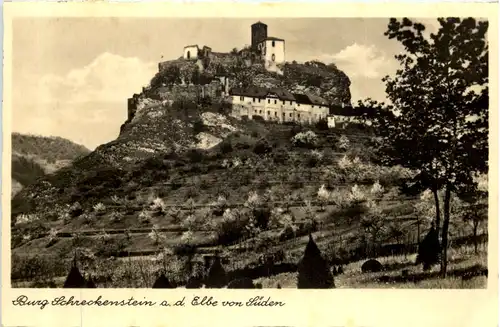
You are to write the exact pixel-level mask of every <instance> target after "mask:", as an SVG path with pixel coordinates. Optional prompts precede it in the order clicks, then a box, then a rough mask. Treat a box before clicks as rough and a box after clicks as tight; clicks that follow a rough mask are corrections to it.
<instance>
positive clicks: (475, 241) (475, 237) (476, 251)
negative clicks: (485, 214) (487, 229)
mask: <svg viewBox="0 0 500 327" xmlns="http://www.w3.org/2000/svg"><path fill="white" fill-rule="evenodd" d="M478 226H479V221H474V235H473V237H474V253H475V254H477V253H478V249H477V228H478Z"/></svg>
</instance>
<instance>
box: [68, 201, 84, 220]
mask: <svg viewBox="0 0 500 327" xmlns="http://www.w3.org/2000/svg"><path fill="white" fill-rule="evenodd" d="M82 213H83V208H82V206H81V205H80V203H79V202H75V203H73V204H72V205H71V207H69V215H70V217H71V218H75V217H78V216H80V215H81V214H82Z"/></svg>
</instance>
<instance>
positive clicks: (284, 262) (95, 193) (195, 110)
mask: <svg viewBox="0 0 500 327" xmlns="http://www.w3.org/2000/svg"><path fill="white" fill-rule="evenodd" d="M214 58H215V59H213V60H212V61H211V62H206V63H204V71H203V73H202V74H201V75H196V74H193V72H192V71H191V69H192V68H193V67H194V66H196V65H197V64H196V63H194V62H187V61H184V60H176V61H170V62H166V63H162V64H160V72H159V73H158V74H157V75H156V76H155V77H154V78H153V80H152V82H151V85H150V86H149V87H147V88H145V90H144V91H143V92H142V93H141V94H140V95H139V101H138V103H137V104H136V108H135V111H134V114H133V115H131V117H129V120H127V121H126V122H125V123H124V124H123V126H122V128H121V132H120V135H119V137H118V138H117V139H116V140H114V141H112V142H109V143H107V144H103V145H101V146H99V147H98V148H97V149H96V150H95V151H93V152H91V153H89V154H87V155H85V156H84V157H81V158H78V159H76V160H75V161H73V163H72V164H71V165H69V166H67V167H64V168H61V169H59V170H57V171H56V172H54V173H53V174H50V175H43V176H42V175H41V174H40V176H41V177H40V179H39V180H38V181H37V182H36V183H33V184H30V185H27V186H26V187H25V188H23V190H21V191H20V192H19V193H18V194H17V195H16V196H15V197H14V198H13V199H12V244H11V246H12V253H13V254H14V259H13V272H12V273H13V276H15V277H14V278H17V279H23V278H25V279H26V278H27V279H29V278H32V277H30V276H26V275H25V274H26V273H25V271H26V270H27V269H26V267H28V266H32V265H33V264H34V263H33V261H31V260H35V262H36V264H37V267H38V266H39V267H40V270H42V273H40V274H39V275H40V276H44V278H47V279H49V280H52V279H54V278H56V277H57V278H59V277H61V275H64V271H65V269H66V266H65V265H62V264H61V263H63V262H69V261H70V260H71V258H72V256H73V255H74V253H75V250H76V249H79V250H80V252H81V256H82V257H83V258H84V259H85V260H89V262H90V263H85V267H86V269H88V270H89V271H92V272H93V274H95V275H96V276H99V277H102V278H104V279H106V280H107V282H106V283H108V282H109V283H110V285H112V286H113V287H117V285H119V286H120V287H134V286H135V287H150V286H151V280H150V279H151V278H152V277H151V276H153V274H154V273H156V272H157V271H158V269H160V266H161V265H160V262H159V261H160V260H161V259H158V258H159V256H168V258H169V260H171V261H172V262H173V263H172V264H171V265H169V267H168V269H169V273H171V274H172V275H173V276H175V278H174V279H176V280H177V281H178V282H179V283H181V284H182V283H185V282H186V280H187V278H189V274H190V273H191V270H192V269H191V270H190V271H189V272H186V271H185V270H183V269H181V268H179V267H184V266H186V265H187V266H189V267H191V268H193V267H192V262H191V260H193V261H194V262H195V263H199V262H202V261H203V258H202V256H204V255H207V254H214V253H219V254H222V256H223V257H224V259H225V260H227V262H228V263H227V265H228V269H229V270H230V271H231V273H232V274H234V275H235V276H236V275H237V274H238V273H237V272H238V271H240V272H241V271H245V274H248V275H247V276H249V275H251V276H253V277H252V278H253V279H257V278H261V277H265V276H269V274H271V272H270V271H273V273H272V275H278V274H280V273H290V272H293V271H294V269H295V270H296V264H297V262H298V260H299V259H300V256H301V254H302V252H303V249H304V246H305V244H306V243H307V239H308V237H307V235H308V234H312V235H313V236H314V237H315V240H316V242H317V244H318V247H319V248H320V249H321V251H322V252H323V253H324V255H325V256H326V258H327V261H328V262H329V263H330V264H347V263H349V262H356V261H359V260H360V259H362V258H366V257H373V256H375V257H376V256H383V255H385V256H387V255H393V254H394V253H399V254H401V253H403V252H404V253H414V252H415V249H416V243H417V242H418V240H420V239H421V238H422V235H423V234H424V233H425V232H426V231H427V229H428V228H429V226H428V225H429V224H428V220H427V219H428V218H429V216H428V215H427V213H426V214H422V215H421V216H418V215H417V214H416V208H417V207H416V206H415V205H416V204H417V203H420V204H424V205H428V203H425V201H424V200H422V199H420V198H418V197H410V196H406V195H404V194H402V193H401V192H400V185H401V182H402V181H405V180H407V179H408V178H410V177H411V176H413V175H414V172H412V171H409V170H407V169H404V168H402V167H385V166H380V165H378V164H377V163H376V162H377V160H376V159H377V158H375V155H374V148H375V144H374V143H373V142H374V139H373V135H372V131H370V130H369V128H368V127H366V126H359V125H354V124H353V125H351V126H348V127H347V128H345V129H338V128H335V129H328V128H326V127H325V126H324V125H322V124H317V125H314V126H299V125H293V124H276V123H270V122H263V121H245V120H241V121H240V120H237V119H235V118H232V117H230V116H229V115H228V112H229V110H228V109H229V108H228V106H227V105H225V104H224V103H222V102H219V101H216V100H215V99H211V101H206V102H205V101H198V102H196V101H193V100H196V92H195V93H192V94H190V95H191V98H190V97H189V96H188V97H186V96H185V94H182V95H181V94H175V92H173V91H172V90H173V89H169V88H168V87H167V89H168V92H170V93H169V99H170V100H173V101H171V102H169V101H162V99H161V98H160V97H159V96H158V92H159V91H160V89H162V88H165V87H164V86H162V85H164V84H165V85H166V84H168V83H170V82H172V81H173V82H175V83H177V82H179V79H182V80H184V82H186V80H187V79H190V81H191V82H195V81H198V82H199V83H201V80H200V78H201V76H205V77H207V78H208V77H209V76H210V74H215V73H220V71H221V70H223V71H226V72H227V71H228V70H229V71H230V72H231V73H232V74H233V76H236V79H235V80H237V81H238V80H239V81H245V83H248V82H249V81H251V83H252V84H258V85H260V86H270V85H279V86H281V87H287V88H289V89H291V90H294V91H295V90H297V89H302V90H303V89H307V90H309V91H312V92H314V93H316V94H318V95H321V96H323V97H327V98H328V99H329V100H330V101H332V102H334V103H335V102H337V103H345V102H349V101H350V93H349V79H348V78H347V76H345V74H344V73H342V72H340V71H339V70H337V69H336V68H335V66H333V65H330V66H327V65H324V64H321V63H317V62H316V63H314V62H313V63H307V64H296V63H291V64H286V65H285V67H284V72H285V73H284V75H283V76H281V75H276V74H273V73H268V72H266V71H265V70H264V69H263V67H260V66H259V64H258V63H251V62H250V64H248V62H246V61H244V60H240V59H238V57H237V56H221V57H218V56H216V57H214ZM217 60H219V61H218V62H217ZM175 67H177V68H175ZM194 71H196V70H194ZM195 75H196V76H195ZM205 77H203V78H205ZM267 83H269V84H267ZM195 84H196V83H195ZM188 93H189V92H188ZM467 228H468V226H467V225H466V224H465V223H464V222H463V221H462V220H460V219H454V220H453V221H452V224H451V226H450V230H451V233H452V234H453V241H454V242H456V243H457V244H463V243H460V242H464V241H463V239H464V237H465V238H466V236H467V235H468V233H469V232H468V230H467ZM485 230H487V227H486V229H485V226H482V229H481V230H480V231H482V232H484V231H485ZM121 257H133V258H135V259H136V262H140V265H146V266H147V267H146V268H144V267H143V266H140V267H139V268H138V267H135V268H131V267H132V266H130V267H129V266H126V265H125V264H124V263H125V262H126V261H124V260H116V258H121ZM269 257H272V259H269ZM82 260H83V259H82ZM186 260H187V261H186ZM269 260H271V261H272V262H273V264H272V265H271V267H269V266H265V269H264V268H262V267H264V266H263V265H264V264H263V262H268V261H269ZM55 262H57V264H55ZM186 262H187V263H186ZM127 265H131V263H130V261H129V262H128V263H127ZM138 265H139V263H138ZM96 267H97V268H96ZM99 267H101V268H99ZM102 267H107V268H105V269H102ZM127 267H128V268H127ZM129 268H130V269H133V271H129V270H127V269H129ZM144 269H146V270H147V271H148V274H149V273H151V275H148V276H145V275H144ZM176 269H180V271H179V270H176ZM186 269H187V268H186ZM139 271H140V272H141V273H140V274H139ZM263 271H265V273H264V272H263ZM37 278H38V277H37ZM146 279H147V280H146Z"/></svg>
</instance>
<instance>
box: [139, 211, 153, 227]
mask: <svg viewBox="0 0 500 327" xmlns="http://www.w3.org/2000/svg"><path fill="white" fill-rule="evenodd" d="M138 218H139V222H140V223H141V224H147V223H149V222H150V221H151V214H150V213H149V212H148V211H146V210H142V211H141V212H140V213H139V216H138Z"/></svg>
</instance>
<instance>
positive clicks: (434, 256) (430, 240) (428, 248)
mask: <svg viewBox="0 0 500 327" xmlns="http://www.w3.org/2000/svg"><path fill="white" fill-rule="evenodd" d="M440 254H441V245H440V244H439V236H438V232H437V231H436V229H435V227H434V224H432V226H431V229H430V230H429V232H428V233H427V235H426V236H425V237H424V239H423V240H422V242H421V243H420V245H419V247H418V254H417V261H416V264H420V263H421V264H422V265H423V269H424V271H425V270H429V269H430V268H431V266H432V265H434V264H437V263H438V262H439V258H440Z"/></svg>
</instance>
